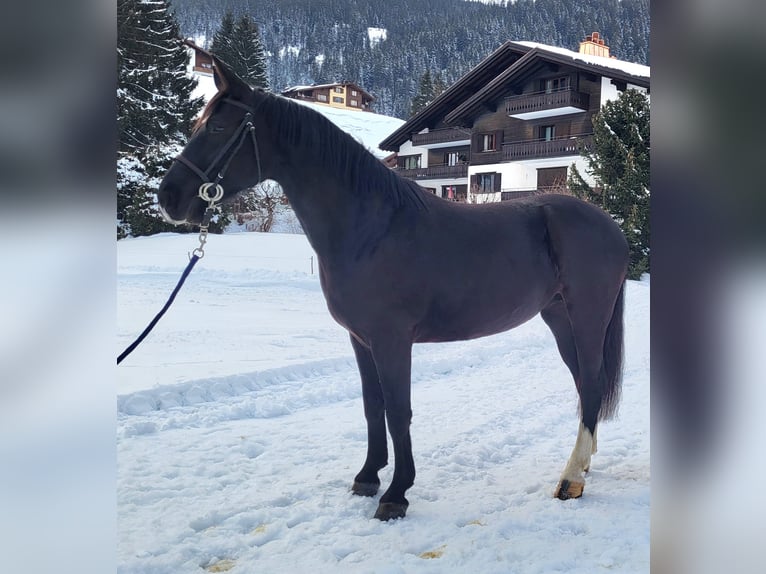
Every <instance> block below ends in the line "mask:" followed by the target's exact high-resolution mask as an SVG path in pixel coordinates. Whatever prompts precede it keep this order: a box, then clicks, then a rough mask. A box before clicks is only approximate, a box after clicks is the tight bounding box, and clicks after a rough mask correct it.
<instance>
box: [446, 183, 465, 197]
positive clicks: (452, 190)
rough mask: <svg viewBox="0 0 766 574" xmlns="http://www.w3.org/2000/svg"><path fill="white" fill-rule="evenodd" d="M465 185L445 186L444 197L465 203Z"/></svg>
mask: <svg viewBox="0 0 766 574" xmlns="http://www.w3.org/2000/svg"><path fill="white" fill-rule="evenodd" d="M465 194H466V186H465V185H443V186H442V197H443V198H444V199H449V200H451V201H465Z"/></svg>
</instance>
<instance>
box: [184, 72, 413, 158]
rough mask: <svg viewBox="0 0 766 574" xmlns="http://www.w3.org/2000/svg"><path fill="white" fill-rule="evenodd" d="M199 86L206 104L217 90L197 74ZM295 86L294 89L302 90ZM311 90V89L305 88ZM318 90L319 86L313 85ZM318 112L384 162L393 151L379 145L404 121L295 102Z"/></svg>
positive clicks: (195, 94)
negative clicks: (383, 159) (383, 148)
mask: <svg viewBox="0 0 766 574" xmlns="http://www.w3.org/2000/svg"><path fill="white" fill-rule="evenodd" d="M197 82H198V83H197V87H196V88H195V89H194V92H193V93H192V97H193V98H196V97H202V98H204V100H205V101H206V102H207V101H209V100H210V98H212V97H213V96H214V95H215V93H216V92H217V91H218V90H217V89H216V87H215V82H214V80H213V77H212V76H206V75H197ZM300 87H301V86H295V87H294V88H300ZM303 87H308V86H303ZM314 87H316V86H314ZM293 101H296V102H299V103H301V104H304V105H306V106H308V107H310V108H312V109H313V110H316V111H317V112H319V113H320V114H322V115H323V116H325V117H326V118H327V119H328V120H330V121H331V122H332V123H334V124H335V125H336V126H338V127H339V128H340V129H342V130H343V131H345V132H347V133H349V134H351V135H353V136H354V137H355V138H356V139H357V140H358V141H359V143H361V144H362V145H363V146H365V147H366V148H367V149H368V150H369V151H370V152H372V154H373V155H375V156H376V157H378V158H380V159H382V158H384V157H386V156H388V155H390V154H391V152H388V151H385V150H382V149H380V148H379V147H378V144H379V143H380V142H381V141H383V140H384V139H386V137H388V136H389V135H390V134H391V133H393V132H394V131H396V130H397V129H399V128H400V127H401V126H402V124H404V120H400V119H399V118H393V117H391V116H384V115H381V114H375V113H372V112H363V111H360V110H345V109H342V108H333V107H331V106H326V105H322V104H315V103H312V102H304V101H300V100H293Z"/></svg>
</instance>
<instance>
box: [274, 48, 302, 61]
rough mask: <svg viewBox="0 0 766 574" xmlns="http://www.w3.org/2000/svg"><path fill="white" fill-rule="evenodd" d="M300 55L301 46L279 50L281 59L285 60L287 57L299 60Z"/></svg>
mask: <svg viewBox="0 0 766 574" xmlns="http://www.w3.org/2000/svg"><path fill="white" fill-rule="evenodd" d="M300 53H301V47H300V46H287V47H286V48H280V49H279V59H280V60H283V59H284V57H285V56H287V55H290V56H293V57H296V58H297V57H298V55H299V54H300Z"/></svg>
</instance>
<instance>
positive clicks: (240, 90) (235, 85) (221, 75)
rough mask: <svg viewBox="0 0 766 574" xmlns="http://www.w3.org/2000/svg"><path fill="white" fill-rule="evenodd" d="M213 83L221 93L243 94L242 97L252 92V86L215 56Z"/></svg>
mask: <svg viewBox="0 0 766 574" xmlns="http://www.w3.org/2000/svg"><path fill="white" fill-rule="evenodd" d="M213 81H214V82H215V87H216V88H218V91H219V92H229V93H231V94H232V95H235V94H241V95H242V96H244V95H245V94H247V93H249V92H250V86H248V85H247V84H246V83H245V82H244V81H243V80H241V79H240V78H239V76H237V74H235V73H234V72H232V71H231V69H230V68H229V67H228V66H227V65H226V64H224V63H223V62H222V61H221V60H220V59H218V58H216V57H215V56H213Z"/></svg>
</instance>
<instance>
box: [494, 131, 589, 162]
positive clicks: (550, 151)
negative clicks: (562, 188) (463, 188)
mask: <svg viewBox="0 0 766 574" xmlns="http://www.w3.org/2000/svg"><path fill="white" fill-rule="evenodd" d="M592 146H593V135H592V134H587V135H582V136H571V137H570V136H567V137H563V138H555V139H552V140H547V141H546V140H534V141H526V142H515V143H508V144H503V161H519V160H524V159H537V158H544V157H559V156H565V155H580V153H581V151H582V150H583V149H586V150H589V149H591V148H592Z"/></svg>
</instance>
